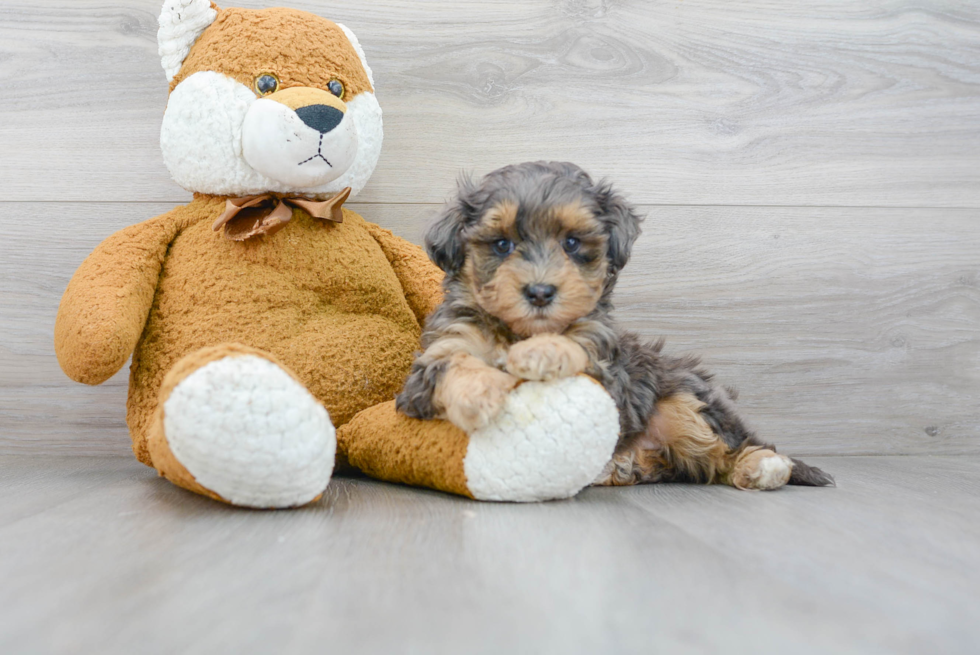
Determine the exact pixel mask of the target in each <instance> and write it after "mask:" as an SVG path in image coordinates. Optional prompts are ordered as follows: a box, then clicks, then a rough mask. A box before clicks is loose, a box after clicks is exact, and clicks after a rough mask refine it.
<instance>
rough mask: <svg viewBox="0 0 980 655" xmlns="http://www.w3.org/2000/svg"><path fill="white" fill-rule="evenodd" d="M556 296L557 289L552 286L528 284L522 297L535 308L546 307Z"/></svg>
mask: <svg viewBox="0 0 980 655" xmlns="http://www.w3.org/2000/svg"><path fill="white" fill-rule="evenodd" d="M557 295H558V287H556V286H555V285H553V284H529V285H527V286H526V287H524V297H525V298H527V301H528V302H529V303H531V304H532V305H534V306H535V307H547V306H548V305H550V304H551V303H552V302H554V300H555V296H557Z"/></svg>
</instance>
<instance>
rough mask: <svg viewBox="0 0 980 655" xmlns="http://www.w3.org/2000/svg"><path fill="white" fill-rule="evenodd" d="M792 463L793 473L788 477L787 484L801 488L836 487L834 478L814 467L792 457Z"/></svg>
mask: <svg viewBox="0 0 980 655" xmlns="http://www.w3.org/2000/svg"><path fill="white" fill-rule="evenodd" d="M790 460H791V461H792V462H793V472H792V473H790V476H789V484H795V485H799V486H802V487H836V486H837V482H835V481H834V476H832V475H830V474H829V473H824V472H823V471H821V470H820V469H818V468H817V467H816V466H810V465H809V464H807V463H805V462H802V461H800V460H798V459H796V458H794V457H790Z"/></svg>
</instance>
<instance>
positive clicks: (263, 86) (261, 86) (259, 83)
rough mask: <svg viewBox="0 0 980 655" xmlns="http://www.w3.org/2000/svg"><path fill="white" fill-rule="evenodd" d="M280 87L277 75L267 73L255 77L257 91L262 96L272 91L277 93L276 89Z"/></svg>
mask: <svg viewBox="0 0 980 655" xmlns="http://www.w3.org/2000/svg"><path fill="white" fill-rule="evenodd" d="M278 88H279V80H278V79H276V76H275V75H272V74H270V73H265V74H263V75H259V76H258V77H256V78H255V92H256V93H258V94H259V95H260V96H267V95H269V94H270V93H275V92H276V89H278Z"/></svg>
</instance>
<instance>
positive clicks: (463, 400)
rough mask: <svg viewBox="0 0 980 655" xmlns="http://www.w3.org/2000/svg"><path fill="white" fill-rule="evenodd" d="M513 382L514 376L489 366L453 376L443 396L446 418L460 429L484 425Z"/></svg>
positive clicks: (502, 400)
mask: <svg viewBox="0 0 980 655" xmlns="http://www.w3.org/2000/svg"><path fill="white" fill-rule="evenodd" d="M517 383H518V379H517V378H515V377H514V376H512V375H508V374H507V373H504V372H503V371H500V370H497V369H495V368H490V367H486V368H485V369H483V370H480V371H470V372H468V373H467V374H466V375H465V376H459V377H456V378H455V379H454V380H453V383H452V388H451V389H447V390H446V392H447V393H446V394H445V396H444V402H445V406H446V418H447V419H448V420H449V421H450V422H451V423H452V424H453V425H455V426H456V427H458V428H460V429H461V430H463V431H464V432H473V431H474V430H479V429H480V428H483V427H486V426H487V425H488V424H489V423H490V421H492V420H493V419H494V418H495V417H496V416H497V414H499V413H500V411H501V410H502V409H503V408H504V403H505V402H506V401H507V395H508V394H509V393H510V392H511V390H512V389H513V388H514V387H515V386H517Z"/></svg>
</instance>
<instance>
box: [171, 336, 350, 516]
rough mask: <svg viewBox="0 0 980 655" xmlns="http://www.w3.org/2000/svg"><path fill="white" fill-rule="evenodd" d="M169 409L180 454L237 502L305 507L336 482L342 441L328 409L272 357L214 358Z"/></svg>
mask: <svg viewBox="0 0 980 655" xmlns="http://www.w3.org/2000/svg"><path fill="white" fill-rule="evenodd" d="M163 410H164V412H163V429H164V434H165V438H166V441H167V445H168V446H169V448H170V451H171V452H172V453H173V456H174V457H175V458H176V459H177V460H178V461H179V462H180V464H182V465H183V466H184V467H185V468H186V469H187V471H188V472H190V474H191V475H193V477H194V479H195V480H196V482H197V483H198V484H200V485H201V486H202V487H204V488H205V489H207V490H209V491H211V492H213V493H215V494H217V495H219V496H220V497H221V498H222V499H224V500H226V501H228V502H230V503H232V504H234V505H242V506H247V507H262V508H273V507H294V506H298V505H303V504H306V503H308V502H310V501H312V500H314V499H315V498H317V497H318V496H319V495H320V494H322V493H323V491H324V489H325V488H326V486H327V483H328V482H329V481H330V476H331V474H332V472H333V466H334V455H335V451H336V443H337V442H336V437H335V431H334V426H333V424H332V423H331V422H330V416H329V415H328V413H327V410H326V409H324V407H323V405H321V404H320V402H319V401H317V399H316V398H314V397H313V395H312V394H310V392H309V391H307V390H306V388H305V387H304V386H303V385H302V384H300V383H299V382H298V381H297V380H296V379H294V378H293V377H292V376H291V375H289V374H288V373H287V372H286V371H285V370H283V369H282V368H280V367H279V366H277V365H276V364H274V363H272V362H271V361H269V360H267V359H264V358H262V357H259V356H256V355H244V356H229V357H224V358H222V359H217V360H215V361H211V362H209V363H207V364H205V365H204V366H201V367H200V368H198V369H197V370H195V371H194V372H192V373H191V374H190V375H188V376H187V377H186V378H184V379H183V380H181V381H180V382H179V383H178V384H177V386H176V387H174V389H173V391H172V392H171V393H170V395H169V397H168V398H167V399H166V401H165V402H164V404H163Z"/></svg>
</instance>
